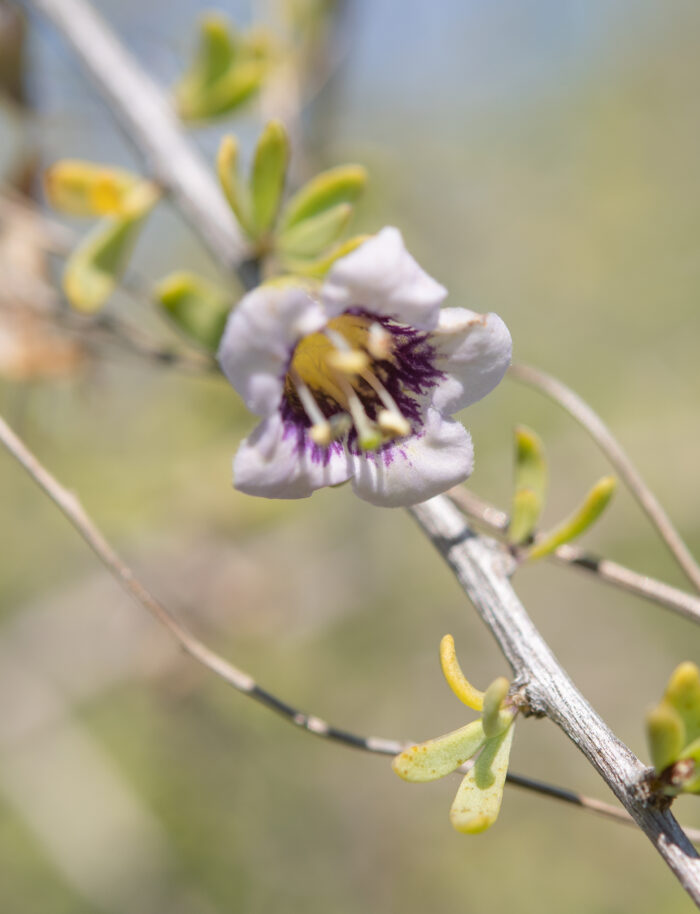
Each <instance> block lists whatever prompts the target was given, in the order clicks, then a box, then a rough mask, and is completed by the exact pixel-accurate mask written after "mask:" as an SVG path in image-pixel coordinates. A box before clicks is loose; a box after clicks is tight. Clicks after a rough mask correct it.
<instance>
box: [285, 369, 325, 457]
mask: <svg viewBox="0 0 700 914" xmlns="http://www.w3.org/2000/svg"><path fill="white" fill-rule="evenodd" d="M289 375H290V377H291V379H292V383H293V384H294V387H295V388H296V392H297V396H298V397H299V401H300V403H301V405H302V407H303V408H304V412H305V413H306V415H307V416H308V417H309V419H310V420H311V428H310V429H309V437H310V438H311V440H312V441H313V442H314V443H315V444H320V445H322V446H324V447H325V446H327V445H329V444H330V443H331V441H333V440H334V437H335V436H334V435H333V429H332V428H331V424H330V422H329V421H328V419H326V417H325V416H324V415H323V413H322V412H321V407H320V406H319V405H318V403H317V402H316V401H315V400H314V395H313V394H312V393H311V391H310V390H309V388H308V387H307V386H306V384H305V383H304V381H302V379H301V378H300V377H299V374H298V372H296V371H294V370H291V371H290V372H289Z"/></svg>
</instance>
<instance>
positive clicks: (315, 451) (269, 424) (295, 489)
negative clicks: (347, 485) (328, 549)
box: [233, 415, 352, 498]
mask: <svg viewBox="0 0 700 914" xmlns="http://www.w3.org/2000/svg"><path fill="white" fill-rule="evenodd" d="M351 473H352V467H351V466H350V463H349V460H348V457H347V455H346V454H345V452H344V450H343V449H342V447H341V446H340V445H331V447H330V448H328V449H323V448H320V447H318V445H315V444H313V443H312V442H311V441H309V439H308V437H307V436H306V435H305V432H304V430H303V429H301V428H300V427H297V426H294V425H292V424H291V423H285V422H284V421H283V420H282V418H281V417H280V416H279V415H273V416H271V417H270V418H268V419H265V420H264V421H263V422H261V423H260V425H258V427H257V428H256V429H255V430H254V431H253V433H252V435H250V436H249V437H248V438H246V439H245V441H243V442H241V445H240V447H239V448H238V451H237V453H236V456H235V457H234V459H233V484H234V486H235V487H236V488H237V489H238V490H239V491H241V492H245V493H246V494H247V495H262V496H263V497H265V498H307V497H308V496H309V495H311V493H312V492H315V491H316V489H321V488H323V486H336V485H339V484H340V483H342V482H346V481H347V480H348V479H349V478H350V476H351Z"/></svg>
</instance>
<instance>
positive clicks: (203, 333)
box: [154, 272, 231, 351]
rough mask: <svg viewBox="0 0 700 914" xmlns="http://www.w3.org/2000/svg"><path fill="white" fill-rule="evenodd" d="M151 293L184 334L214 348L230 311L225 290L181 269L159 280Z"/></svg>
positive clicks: (213, 349) (229, 301) (229, 302)
mask: <svg viewBox="0 0 700 914" xmlns="http://www.w3.org/2000/svg"><path fill="white" fill-rule="evenodd" d="M154 295H155V298H156V301H157V302H158V303H159V304H160V305H161V306H162V307H163V308H164V309H165V311H166V312H167V313H168V315H169V317H170V318H171V319H172V321H173V322H174V323H175V324H176V325H177V326H178V328H179V329H180V330H182V331H183V333H185V334H186V335H187V336H188V337H189V338H190V339H193V340H195V341H196V342H198V343H201V344H202V345H203V346H205V347H206V348H207V349H210V350H212V351H215V350H216V348H217V346H218V345H219V340H220V339H221V335H222V334H223V332H224V327H225V325H226V320H227V318H228V315H229V312H230V311H231V299H230V297H229V296H228V295H227V293H226V292H224V291H223V290H222V289H220V288H219V287H218V286H215V285H214V284H213V283H211V282H208V281H207V280H205V279H203V278H202V277H201V276H195V275H194V274H193V273H185V272H181V273H173V274H171V275H170V276H167V277H166V278H165V279H163V280H161V282H160V283H158V285H157V286H156V288H155V290H154Z"/></svg>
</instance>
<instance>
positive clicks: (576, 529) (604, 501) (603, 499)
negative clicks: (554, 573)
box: [527, 476, 617, 559]
mask: <svg viewBox="0 0 700 914" xmlns="http://www.w3.org/2000/svg"><path fill="white" fill-rule="evenodd" d="M616 485H617V483H616V481H615V479H614V477H612V476H605V477H603V479H601V480H599V481H598V482H597V483H596V484H595V485H594V486H593V488H592V489H591V490H590V492H589V493H588V495H587V496H586V498H585V499H584V501H583V504H582V505H581V506H580V507H579V508H578V509H577V510H576V511H575V512H574V513H573V514H572V515H571V516H570V517H568V518H567V519H566V520H565V521H564V522H563V523H561V524H560V525H559V526H558V527H555V529H554V530H552V531H550V532H549V533H546V534H544V535H543V536H542V537H541V538H540V539H538V540H537V542H536V543H535V545H534V546H533V547H532V548H531V549H529V550H528V552H527V558H528V559H541V558H543V557H544V556H545V555H549V554H550V553H551V552H554V550H555V549H556V548H557V547H559V546H561V545H562V544H563V543H568V542H571V540H573V539H576V537H577V536H580V535H581V534H582V533H584V532H585V531H586V530H588V528H589V527H590V526H591V525H592V524H593V523H595V521H596V520H597V519H598V518H599V517H600V515H601V514H602V513H603V511H604V510H605V509H606V508H607V506H608V504H609V503H610V499H611V498H612V496H613V493H614V491H615V487H616Z"/></svg>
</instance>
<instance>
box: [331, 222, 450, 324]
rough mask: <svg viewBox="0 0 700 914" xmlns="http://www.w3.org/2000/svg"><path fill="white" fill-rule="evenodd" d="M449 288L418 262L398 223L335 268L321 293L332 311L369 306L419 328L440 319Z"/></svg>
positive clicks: (368, 307) (373, 310)
mask: <svg viewBox="0 0 700 914" xmlns="http://www.w3.org/2000/svg"><path fill="white" fill-rule="evenodd" d="M446 295H447V291H446V289H445V288H444V286H441V285H440V283H439V282H436V281H435V280H434V279H433V278H432V277H431V276H428V274H427V273H426V272H425V271H424V270H423V269H421V267H419V266H418V264H417V263H416V261H415V260H414V259H413V257H411V255H410V254H409V253H408V251H407V250H406V248H405V247H404V243H403V238H402V237H401V233H400V232H399V230H398V229H395V228H391V227H388V228H384V229H382V230H381V232H379V234H378V235H375V236H374V237H373V238H370V239H369V241H366V242H365V243H364V244H362V245H360V247H359V248H356V250H354V251H352V253H350V254H348V255H347V256H345V257H341V258H340V260H337V261H336V262H335V263H334V264H333V267H332V268H331V270H330V272H329V273H328V276H327V278H326V281H325V283H324V284H323V289H322V290H321V299H322V301H323V303H324V304H325V305H326V308H327V310H328V313H329V315H330V316H331V317H334V316H337V315H339V314H342V313H343V311H347V310H348V309H349V308H364V309H365V310H366V311H369V312H371V313H373V314H377V315H379V316H381V317H391V318H394V319H395V320H397V321H400V322H401V323H404V324H410V325H411V326H413V327H417V328H418V329H419V330H430V329H432V328H433V327H435V325H436V324H437V320H438V314H439V310H440V305H441V304H442V302H443V301H444V300H445V296H446Z"/></svg>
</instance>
